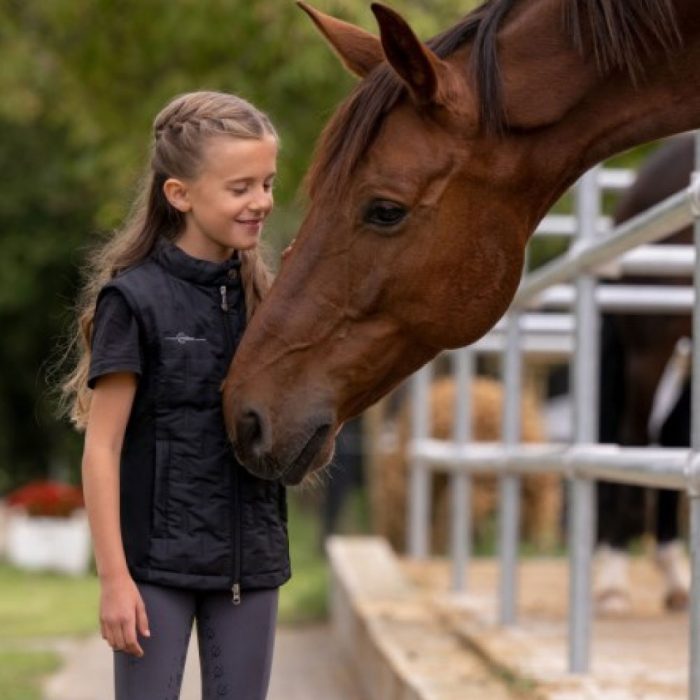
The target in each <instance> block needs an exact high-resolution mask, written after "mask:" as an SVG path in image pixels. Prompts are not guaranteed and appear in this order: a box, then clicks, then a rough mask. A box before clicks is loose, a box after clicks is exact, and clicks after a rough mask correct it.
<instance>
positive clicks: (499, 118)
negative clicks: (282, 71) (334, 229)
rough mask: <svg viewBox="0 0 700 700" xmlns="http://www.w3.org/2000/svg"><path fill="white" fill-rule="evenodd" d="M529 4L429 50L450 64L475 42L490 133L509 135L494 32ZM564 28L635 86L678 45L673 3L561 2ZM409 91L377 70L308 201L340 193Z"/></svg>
mask: <svg viewBox="0 0 700 700" xmlns="http://www.w3.org/2000/svg"><path fill="white" fill-rule="evenodd" d="M518 1H525V0H487V2H485V3H484V4H483V5H481V6H480V7H478V8H477V9H476V10H474V11H473V12H471V13H470V14H468V15H467V16H466V17H464V18H463V19H462V20H461V21H460V22H458V23H457V24H456V25H455V26H454V27H451V28H450V29H447V30H446V31H444V32H443V33H442V34H439V35H438V36H436V37H434V38H433V39H431V40H429V41H428V42H426V43H427V45H428V46H429V47H430V48H431V49H432V50H433V51H434V52H435V53H436V54H437V55H438V56H439V57H440V58H447V57H448V56H450V55H451V54H453V53H454V52H455V51H456V50H457V49H459V48H460V47H462V46H464V45H465V44H467V43H468V42H470V41H473V50H472V52H471V75H472V80H473V82H474V84H475V86H476V90H477V94H478V99H479V113H480V114H479V117H480V123H481V124H482V126H483V128H484V129H485V130H487V131H488V132H491V133H502V132H503V131H504V130H505V129H507V122H506V115H505V112H504V107H503V98H502V87H501V76H500V71H499V65H498V55H497V32H498V30H499V28H500V26H501V24H502V22H503V20H504V18H505V17H506V16H507V14H508V12H509V11H510V10H511V8H512V7H513V6H514V5H515V4H516V3H517V2H518ZM562 13H563V17H562V19H563V25H564V29H565V31H566V33H567V34H568V36H569V38H570V40H571V42H572V44H573V45H574V46H575V47H576V49H577V50H578V51H579V52H580V53H581V54H585V53H587V52H588V51H592V53H593V56H594V58H595V61H596V64H597V66H598V69H599V70H600V71H601V72H608V71H610V70H613V69H623V70H626V71H627V72H628V73H629V75H630V77H631V79H632V80H633V81H636V80H638V78H639V76H640V75H641V74H642V72H643V61H644V58H645V56H646V55H647V54H648V53H650V51H652V50H653V48H656V47H659V46H661V47H663V48H664V49H665V50H669V49H671V48H672V47H674V46H676V45H678V44H679V43H680V33H679V31H678V27H677V24H676V19H675V12H674V8H673V4H672V0H562ZM404 90H405V88H404V85H403V83H402V82H401V81H400V79H399V78H398V76H397V75H396V73H395V72H394V71H393V70H392V69H391V68H390V67H389V66H388V65H386V64H382V65H381V66H378V67H377V68H375V69H374V70H373V71H372V72H371V73H370V74H369V75H368V76H367V78H366V79H365V80H363V81H362V82H361V83H359V84H358V85H357V87H356V88H355V89H354V91H353V92H352V93H351V94H350V96H349V97H348V98H347V99H346V100H345V101H344V102H343V103H342V104H341V106H340V107H339V108H338V111H337V112H336V114H335V115H334V117H333V119H332V120H331V122H330V123H329V124H328V126H327V127H326V129H325V130H324V132H323V135H322V137H321V139H320V142H319V146H318V148H317V153H316V157H315V158H314V163H313V165H312V167H311V169H310V171H309V174H308V176H307V190H308V192H309V193H310V194H311V196H313V195H314V193H316V192H318V191H319V190H320V189H321V188H322V187H323V188H324V189H326V188H329V189H331V190H333V191H338V190H339V189H340V188H341V187H342V186H343V184H344V183H346V182H347V180H348V178H349V176H350V175H351V173H352V172H353V170H354V169H355V166H356V165H357V162H358V161H359V159H360V158H361V157H362V155H363V154H364V153H365V152H366V150H367V148H368V147H369V146H370V145H371V143H372V141H373V139H374V137H375V135H376V133H377V131H378V129H379V126H380V125H381V123H382V121H383V119H384V116H385V115H386V114H387V112H389V111H390V110H391V109H392V108H393V107H394V105H395V104H396V103H397V101H398V100H399V98H400V97H401V95H402V94H403V92H404Z"/></svg>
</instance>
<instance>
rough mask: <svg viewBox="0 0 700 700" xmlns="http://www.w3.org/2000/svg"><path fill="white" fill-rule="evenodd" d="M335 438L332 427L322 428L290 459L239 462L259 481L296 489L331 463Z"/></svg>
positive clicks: (328, 425) (267, 455)
mask: <svg viewBox="0 0 700 700" xmlns="http://www.w3.org/2000/svg"><path fill="white" fill-rule="evenodd" d="M336 434H337V431H336V430H335V429H334V426H331V425H330V424H325V425H321V426H320V427H318V428H317V429H316V431H315V432H314V434H313V435H312V436H311V437H310V438H309V439H308V440H307V441H306V442H305V443H304V445H303V446H302V447H301V449H299V450H298V451H297V452H296V453H295V456H294V457H293V458H291V459H284V458H280V457H279V456H275V455H274V453H273V452H271V453H268V454H266V455H264V456H261V457H259V458H257V459H250V458H248V459H241V458H240V457H239V458H238V459H239V461H240V462H241V464H242V465H243V466H244V467H245V469H246V470H247V471H248V472H249V473H250V474H252V475H253V476H256V477H258V478H259V479H266V480H268V481H276V480H279V481H280V482H281V483H282V484H284V485H285V486H297V485H298V484H300V483H301V482H302V481H303V480H304V478H305V477H306V476H307V475H308V474H310V473H311V472H314V471H316V470H318V469H322V468H323V467H325V466H326V465H327V464H328V463H329V462H330V461H331V459H332V458H333V452H334V447H335V435H336Z"/></svg>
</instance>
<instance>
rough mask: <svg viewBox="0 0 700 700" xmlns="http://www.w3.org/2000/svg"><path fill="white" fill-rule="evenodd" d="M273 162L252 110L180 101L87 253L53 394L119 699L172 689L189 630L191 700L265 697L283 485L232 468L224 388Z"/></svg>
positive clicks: (151, 696)
mask: <svg viewBox="0 0 700 700" xmlns="http://www.w3.org/2000/svg"><path fill="white" fill-rule="evenodd" d="M276 156H277V136H276V134H275V130H274V128H273V126H272V124H271V123H270V121H269V119H268V118H267V117H266V116H265V115H264V114H262V113H261V112H259V111H258V110H257V109H255V108H254V107H253V106H252V105H250V104H249V103H247V102H246V101H244V100H242V99H240V98H238V97H235V96H233V95H227V94H222V93H217V92H194V93H189V94H185V95H181V96H179V97H177V98H175V99H174V100H172V101H171V102H170V103H169V104H168V105H167V106H166V107H165V108H164V109H163V110H162V111H161V113H160V114H159V115H158V116H157V117H156V119H155V122H154V144H153V149H152V158H151V167H150V174H149V177H148V182H147V186H146V187H145V191H144V193H143V196H142V198H141V201H140V204H139V205H138V206H137V207H136V209H135V213H134V215H133V216H132V219H131V221H130V223H129V224H128V225H127V226H126V227H125V228H123V229H122V230H121V231H119V232H117V233H116V234H115V235H114V236H113V237H112V238H111V239H110V240H109V241H108V242H107V243H106V244H105V245H104V246H103V247H102V248H101V249H99V250H97V251H96V252H95V253H93V254H92V255H91V259H90V270H89V273H88V277H87V284H86V285H85V288H84V290H83V296H82V299H81V302H80V308H79V311H80V315H79V327H80V332H79V335H80V340H81V342H82V346H83V349H82V354H81V357H80V360H79V362H78V365H77V367H76V368H75V371H74V372H73V373H72V375H71V376H70V377H69V379H68V381H67V382H66V383H65V385H64V387H63V389H64V394H65V396H69V397H70V399H71V417H72V419H73V421H74V423H75V424H76V426H77V427H78V428H80V429H82V428H85V446H84V453H83V463H82V475H83V488H84V493H85V500H86V506H87V510H88V516H89V521H90V527H91V531H92V536H93V544H94V551H95V560H96V564H97V571H98V575H99V578H100V584H101V598H100V625H101V629H102V636H103V637H104V639H105V640H106V641H107V643H108V644H109V645H110V646H111V647H112V648H113V649H114V681H115V695H116V700H146V699H148V700H155V699H156V698H159V699H160V698H162V699H163V700H165V699H166V698H167V700H176V699H177V698H178V697H179V693H180V684H181V680H182V672H183V666H184V662H185V656H186V652H187V647H188V643H189V639H190V632H191V629H192V624H193V621H194V620H196V629H197V635H198V642H199V653H200V661H201V670H202V697H203V698H217V699H219V700H222V699H224V698H236V700H262V699H263V698H265V695H266V693H267V687H268V681H269V675H270V668H271V662H272V653H273V644H274V635H275V622H276V615H277V596H278V588H279V586H280V585H281V584H283V583H285V582H286V581H287V580H288V579H289V578H290V576H291V572H290V565H289V552H288V540H287V503H286V492H285V489H284V487H283V486H282V485H281V484H280V483H279V482H276V481H265V480H262V479H259V478H257V477H254V476H252V475H251V474H249V473H248V472H247V471H246V470H245V469H243V468H242V467H241V466H240V465H239V464H238V463H237V462H236V460H235V457H234V455H233V451H232V447H231V444H230V442H229V440H228V439H227V435H226V431H225V427H224V422H223V415H222V409H221V384H222V381H223V379H224V377H225V375H226V372H227V370H228V367H229V364H230V363H231V359H232V356H233V353H234V351H235V348H236V346H237V343H238V341H239V339H240V337H241V334H242V332H243V329H244V326H245V324H246V320H247V319H248V318H249V317H250V315H251V314H252V313H254V311H255V308H256V306H257V304H258V303H259V302H260V299H261V297H262V296H263V294H264V293H265V291H266V290H267V288H268V286H269V280H270V276H269V273H268V271H267V269H266V267H265V265H264V264H263V262H262V260H261V258H260V256H259V253H258V250H257V249H258V243H259V240H260V234H261V231H262V226H263V222H264V220H265V218H266V217H267V215H268V214H269V213H270V210H271V209H272V184H273V180H274V177H275V163H276Z"/></svg>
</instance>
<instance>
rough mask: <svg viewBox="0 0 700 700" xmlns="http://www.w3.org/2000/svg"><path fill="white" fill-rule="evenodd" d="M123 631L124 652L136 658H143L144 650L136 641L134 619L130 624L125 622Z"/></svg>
mask: <svg viewBox="0 0 700 700" xmlns="http://www.w3.org/2000/svg"><path fill="white" fill-rule="evenodd" d="M121 629H122V635H123V637H124V647H123V649H124V651H125V652H126V653H127V654H133V655H134V656H143V649H142V648H141V645H140V644H139V643H138V641H137V640H136V620H135V619H132V620H129V622H123V623H122V626H121Z"/></svg>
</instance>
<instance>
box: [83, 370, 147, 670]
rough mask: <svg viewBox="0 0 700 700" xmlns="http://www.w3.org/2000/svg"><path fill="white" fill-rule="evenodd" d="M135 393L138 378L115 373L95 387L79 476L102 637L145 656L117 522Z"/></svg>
mask: <svg viewBox="0 0 700 700" xmlns="http://www.w3.org/2000/svg"><path fill="white" fill-rule="evenodd" d="M135 393H136V375H135V374H133V373H132V372H115V373H110V374H106V375H104V376H102V377H100V378H99V379H98V380H97V383H96V384H95V389H94V390H93V394H92V401H91V404H90V415H89V417H88V423H87V428H86V431H85V445H84V450H83V461H82V477H83V492H84V495H85V506H86V509H87V513H88V520H89V522H90V531H91V533H92V540H93V549H94V551H95V562H96V565H97V573H98V576H99V578H100V583H101V588H102V596H101V601H100V623H101V627H102V636H103V637H104V638H105V639H106V640H107V641H108V642H109V644H110V646H112V647H113V648H114V649H121V650H123V651H127V652H129V653H132V654H135V655H137V656H143V650H142V649H141V647H140V645H139V644H138V641H137V639H136V627H138V629H139V631H140V632H141V633H142V634H144V635H146V636H149V634H148V621H147V619H146V611H145V607H144V604H143V600H142V599H141V595H140V594H139V592H138V589H137V587H136V584H135V583H134V581H133V579H132V578H131V576H130V574H129V571H128V568H127V565H126V558H125V556H124V548H123V544H122V538H121V528H120V522H119V463H120V455H121V449H122V443H123V441H124V433H125V431H126V425H127V422H128V420H129V414H130V412H131V406H132V404H133V401H134V395H135Z"/></svg>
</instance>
